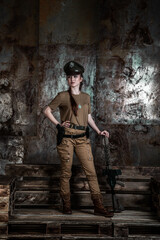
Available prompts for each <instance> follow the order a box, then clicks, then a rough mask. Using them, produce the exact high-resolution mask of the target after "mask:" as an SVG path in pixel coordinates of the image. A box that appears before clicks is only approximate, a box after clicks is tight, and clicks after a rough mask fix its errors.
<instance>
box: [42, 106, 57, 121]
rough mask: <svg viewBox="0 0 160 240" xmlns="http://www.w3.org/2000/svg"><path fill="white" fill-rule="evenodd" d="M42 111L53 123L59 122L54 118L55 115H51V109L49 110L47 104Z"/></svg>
mask: <svg viewBox="0 0 160 240" xmlns="http://www.w3.org/2000/svg"><path fill="white" fill-rule="evenodd" d="M43 113H44V114H45V116H46V117H48V118H49V119H50V120H51V122H53V123H54V124H55V125H57V124H60V123H59V122H58V121H57V120H56V119H55V117H54V116H53V114H52V110H51V108H50V107H49V106H48V107H47V108H46V109H45V110H44V111H43Z"/></svg>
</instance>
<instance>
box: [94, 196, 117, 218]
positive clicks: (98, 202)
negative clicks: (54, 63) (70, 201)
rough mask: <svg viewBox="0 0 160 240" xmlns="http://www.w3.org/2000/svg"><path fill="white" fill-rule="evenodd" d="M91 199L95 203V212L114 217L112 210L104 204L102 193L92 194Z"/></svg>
mask: <svg viewBox="0 0 160 240" xmlns="http://www.w3.org/2000/svg"><path fill="white" fill-rule="evenodd" d="M91 199H92V201H93V204H94V214H95V215H100V216H105V217H113V216H114V213H113V212H110V211H109V210H108V209H106V208H105V207H104V206H103V202H102V195H101V194H91Z"/></svg>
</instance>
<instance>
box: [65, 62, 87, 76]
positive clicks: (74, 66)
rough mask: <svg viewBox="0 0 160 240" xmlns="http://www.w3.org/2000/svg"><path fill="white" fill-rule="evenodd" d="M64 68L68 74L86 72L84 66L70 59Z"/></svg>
mask: <svg viewBox="0 0 160 240" xmlns="http://www.w3.org/2000/svg"><path fill="white" fill-rule="evenodd" d="M63 69H64V72H65V73H66V75H73V74H79V73H83V72H84V67H83V66H82V65H81V64H79V63H77V62H75V61H70V62H68V63H66V64H65V65H64V68H63Z"/></svg>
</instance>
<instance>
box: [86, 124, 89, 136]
mask: <svg viewBox="0 0 160 240" xmlns="http://www.w3.org/2000/svg"><path fill="white" fill-rule="evenodd" d="M86 137H87V138H89V127H88V126H87V128H86Z"/></svg>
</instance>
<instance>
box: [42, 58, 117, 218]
mask: <svg viewBox="0 0 160 240" xmlns="http://www.w3.org/2000/svg"><path fill="white" fill-rule="evenodd" d="M64 72H65V73H66V76H67V80H68V85H69V90H68V91H63V92H60V93H58V94H57V96H56V97H55V98H54V99H53V100H52V101H51V102H50V103H49V105H48V106H47V108H46V109H45V110H44V114H45V115H46V116H47V117H48V118H49V119H50V120H51V121H52V122H53V123H54V124H55V125H56V127H57V129H58V134H57V151H58V154H59V157H60V159H61V177H60V195H61V197H62V200H63V213H65V214H72V210H71V202H70V184H69V180H70V178H71V167H72V160H73V152H74V151H75V153H76V155H77V157H78V159H79V160H80V162H81V164H82V167H83V170H84V172H85V174H86V177H87V180H88V183H89V187H90V191H91V199H92V201H93V204H94V214H95V215H102V216H105V217H112V216H113V213H111V212H109V211H108V210H107V209H105V208H104V206H103V204H102V195H101V193H100V189H99V184H98V181H97V176H96V171H95V167H94V161H93V155H92V150H91V144H90V140H89V138H88V127H87V126H88V124H89V125H90V126H91V127H92V128H93V129H94V130H95V131H96V132H97V134H99V135H104V136H106V137H109V133H108V132H107V131H106V130H104V131H100V130H99V129H98V127H97V126H96V124H95V122H94V120H93V119H92V116H91V105H90V96H89V95H88V94H87V93H84V92H81V87H82V84H83V72H84V68H83V66H82V65H80V64H79V63H77V62H75V61H70V62H68V63H66V65H65V66H64ZM57 107H59V110H60V117H61V123H59V122H58V121H57V120H56V119H55V117H54V116H53V115H52V112H53V111H54V110H55V109H56V108H57Z"/></svg>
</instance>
